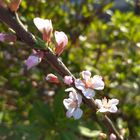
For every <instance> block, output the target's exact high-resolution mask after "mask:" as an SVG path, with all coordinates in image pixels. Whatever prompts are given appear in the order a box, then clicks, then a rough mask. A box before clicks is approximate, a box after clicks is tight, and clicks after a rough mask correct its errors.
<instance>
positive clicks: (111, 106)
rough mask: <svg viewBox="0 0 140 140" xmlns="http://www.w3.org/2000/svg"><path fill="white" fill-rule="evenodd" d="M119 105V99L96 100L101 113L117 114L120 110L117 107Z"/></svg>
mask: <svg viewBox="0 0 140 140" xmlns="http://www.w3.org/2000/svg"><path fill="white" fill-rule="evenodd" d="M118 103H119V100H118V99H108V100H107V99H106V98H103V99H102V100H100V99H96V100H95V104H96V105H97V107H98V108H99V109H98V111H99V112H103V113H104V112H111V113H116V112H117V111H118V108H117V107H116V105H117V104H118Z"/></svg>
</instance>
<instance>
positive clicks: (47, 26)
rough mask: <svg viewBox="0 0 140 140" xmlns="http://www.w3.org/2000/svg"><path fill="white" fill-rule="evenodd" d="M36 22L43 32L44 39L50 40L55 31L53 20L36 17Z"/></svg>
mask: <svg viewBox="0 0 140 140" xmlns="http://www.w3.org/2000/svg"><path fill="white" fill-rule="evenodd" d="M33 22H34V24H35V25H36V27H37V28H38V30H39V31H40V32H41V33H42V34H43V40H44V41H46V42H50V40H51V35H52V31H53V27H52V21H51V20H49V19H41V18H38V17H37V18H34V20H33Z"/></svg>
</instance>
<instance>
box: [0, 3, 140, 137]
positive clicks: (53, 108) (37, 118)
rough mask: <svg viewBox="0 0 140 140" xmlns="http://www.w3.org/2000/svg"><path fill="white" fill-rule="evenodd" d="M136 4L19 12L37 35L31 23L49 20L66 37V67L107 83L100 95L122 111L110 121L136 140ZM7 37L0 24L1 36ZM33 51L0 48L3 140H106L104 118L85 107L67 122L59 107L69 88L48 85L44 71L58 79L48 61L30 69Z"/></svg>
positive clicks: (33, 6) (139, 43) (139, 39)
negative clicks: (120, 7)
mask: <svg viewBox="0 0 140 140" xmlns="http://www.w3.org/2000/svg"><path fill="white" fill-rule="evenodd" d="M97 2H98V3H97ZM131 3H132V1H131ZM95 4H98V5H100V6H99V8H95V6H94V5H95ZM133 5H134V3H133V4H132V5H131V6H132V7H131V9H132V10H130V11H127V12H124V13H122V12H121V11H119V10H115V11H113V12H112V11H110V10H109V9H110V8H111V7H112V6H113V2H111V3H105V2H104V1H96V0H95V1H93V0H75V1H74V0H73V1H72V0H71V1H66V0H61V1H57V0H53V1H52V0H36V1H34V0H30V1H27V0H23V1H22V3H21V6H20V9H19V11H18V13H19V15H20V19H21V20H22V21H23V22H24V24H25V25H26V26H27V27H28V29H29V31H31V32H32V33H34V34H35V35H38V36H40V37H41V34H40V33H39V31H38V30H37V29H36V27H35V26H34V25H33V18H34V17H42V18H47V19H52V22H53V27H54V29H55V30H62V31H64V32H65V33H66V34H67V35H68V37H69V45H68V47H67V48H66V50H65V52H64V53H63V54H62V56H61V57H62V60H63V62H64V63H65V64H66V66H67V67H68V68H69V69H70V70H71V72H72V73H73V74H75V76H77V77H78V74H79V72H80V71H82V70H85V69H88V70H90V71H91V72H92V73H93V74H100V75H102V76H103V77H104V81H105V84H106V86H105V89H104V91H103V92H97V94H96V97H98V98H101V96H109V97H111V98H113V97H114V98H118V99H119V100H120V104H119V112H118V113H117V114H115V115H110V117H111V119H112V120H113V122H114V124H115V125H116V126H117V128H119V129H120V132H121V134H123V135H124V136H125V137H126V138H127V139H129V140H139V139H140V121H139V120H140V105H139V103H140V92H139V91H140V18H139V16H137V15H135V14H134V10H133ZM107 13H108V14H109V17H110V20H107V21H106V16H107V17H108V15H107ZM7 31H10V29H8V28H7V27H6V26H5V25H4V24H1V23H0V32H7ZM30 53H31V49H30V46H26V44H23V43H21V42H16V44H7V43H0V140H104V139H106V138H104V137H103V135H101V133H106V132H107V130H106V128H105V127H104V125H103V123H102V122H100V121H101V119H102V118H100V117H99V120H96V119H95V118H94V115H93V114H92V111H91V110H90V109H88V108H87V107H86V106H84V105H83V106H82V108H83V109H84V115H83V117H82V118H81V119H80V120H78V121H75V120H73V119H68V118H66V116H65V109H64V107H63V103H62V101H63V99H64V98H65V97H67V93H65V92H64V89H65V88H66V87H65V86H64V85H61V86H60V85H52V84H49V83H47V82H46V81H45V75H46V74H47V73H50V72H51V73H55V71H54V70H53V69H52V68H50V66H49V64H48V63H46V62H45V61H44V62H42V63H41V64H39V66H37V67H35V68H33V69H31V70H30V71H28V72H27V71H25V69H24V68H25V67H24V60H25V59H26V58H27V57H28V56H29V54H30ZM100 93H101V94H100Z"/></svg>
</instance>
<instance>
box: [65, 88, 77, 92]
mask: <svg viewBox="0 0 140 140" xmlns="http://www.w3.org/2000/svg"><path fill="white" fill-rule="evenodd" d="M65 91H66V92H70V91H71V92H76V90H75V89H74V88H73V87H70V88H67V89H65Z"/></svg>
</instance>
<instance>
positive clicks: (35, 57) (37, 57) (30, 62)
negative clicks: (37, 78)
mask: <svg viewBox="0 0 140 140" xmlns="http://www.w3.org/2000/svg"><path fill="white" fill-rule="evenodd" d="M42 58H43V54H42V53H41V52H39V53H36V54H31V55H30V56H29V57H28V59H27V60H26V66H27V70H29V69H31V68H32V67H34V66H36V65H38V64H39V63H40V62H41V60H42Z"/></svg>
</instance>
